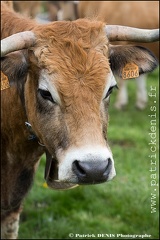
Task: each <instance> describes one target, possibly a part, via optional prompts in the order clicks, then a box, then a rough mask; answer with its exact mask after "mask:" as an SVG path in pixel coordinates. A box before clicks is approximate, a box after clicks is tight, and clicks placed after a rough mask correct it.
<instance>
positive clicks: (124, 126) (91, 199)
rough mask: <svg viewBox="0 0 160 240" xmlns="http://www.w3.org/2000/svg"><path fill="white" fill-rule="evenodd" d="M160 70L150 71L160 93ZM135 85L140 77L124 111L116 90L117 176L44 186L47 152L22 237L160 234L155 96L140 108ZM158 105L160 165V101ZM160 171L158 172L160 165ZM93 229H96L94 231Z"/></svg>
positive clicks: (111, 131)
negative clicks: (62, 187) (89, 182)
mask: <svg viewBox="0 0 160 240" xmlns="http://www.w3.org/2000/svg"><path fill="white" fill-rule="evenodd" d="M158 73H159V71H158V70H157V71H155V72H154V73H152V74H150V75H149V78H148V82H147V88H148V91H149V89H150V86H156V88H157V95H158V94H159V93H158V81H157V78H158ZM135 89H136V85H135V82H134V81H130V84H129V98H130V102H129V105H128V106H127V107H126V109H125V110H123V111H117V110H116V109H115V108H114V107H113V105H114V102H115V95H116V93H113V94H112V97H111V103H110V111H109V112H110V124H109V128H108V138H109V142H110V146H111V149H112V152H113V155H114V160H115V166H116V171H117V176H116V177H115V178H114V179H113V180H112V181H110V182H108V183H104V184H99V185H94V186H80V187H78V188H75V189H72V190H68V191H54V190H50V189H47V188H45V187H43V183H44V180H43V174H44V166H45V159H44V157H43V158H42V160H41V163H40V166H39V168H38V171H37V173H36V177H35V181H34V185H33V187H32V189H31V191H30V193H29V194H28V196H27V198H26V199H25V201H24V209H23V212H22V214H21V224H20V230H19V238H20V239H69V238H70V237H69V233H73V234H74V237H73V239H76V238H77V239H78V238H82V239H88V238H90V239H97V236H98V235H97V234H112V237H107V235H104V236H103V237H102V239H107V238H110V239H115V238H118V237H117V235H116V234H124V235H128V234H130V235H134V234H137V235H142V234H147V235H151V237H144V238H143V239H158V238H159V232H158V212H159V210H158V209H159V206H158V198H159V196H158V188H157V187H154V186H151V180H152V179H151V172H150V171H149V170H150V168H151V162H150V160H151V159H150V158H149V157H148V155H150V154H151V151H150V145H149V142H150V138H149V135H148V133H149V132H150V118H149V117H148V114H150V113H151V111H150V107H151V106H153V100H155V99H153V98H149V103H148V107H147V108H146V109H145V110H144V111H138V110H137V109H136V108H135ZM156 100H158V97H157V99H156ZM154 105H155V103H154ZM156 107H157V139H156V142H157V145H156V147H157V152H156V153H157V158H156V167H157V168H158V159H159V158H158V153H159V150H158V146H159V143H158V139H159V137H158V120H159V118H158V116H159V112H158V101H156ZM152 166H153V165H152ZM154 166H155V165H154ZM152 173H153V172H152ZM154 173H155V172H154ZM155 176H156V178H158V170H157V171H156V175H154V177H155ZM156 181H157V182H158V179H156ZM155 189H156V190H155ZM155 192H156V212H155V213H151V193H155ZM75 234H81V237H78V236H77V237H76V235H75ZM85 234H87V236H86V237H85V236H84V235H85ZM89 234H94V235H92V236H91V237H89ZM99 238H100V237H99ZM119 238H121V239H124V237H119ZM125 239H131V238H129V237H125ZM136 239H141V237H136Z"/></svg>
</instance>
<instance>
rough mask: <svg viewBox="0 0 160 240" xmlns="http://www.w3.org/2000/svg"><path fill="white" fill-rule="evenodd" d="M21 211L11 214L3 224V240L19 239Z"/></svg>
mask: <svg viewBox="0 0 160 240" xmlns="http://www.w3.org/2000/svg"><path fill="white" fill-rule="evenodd" d="M19 216H20V211H17V212H12V213H10V214H9V215H8V216H7V217H6V218H5V219H4V220H3V221H2V223H1V239H17V237H18V229H19Z"/></svg>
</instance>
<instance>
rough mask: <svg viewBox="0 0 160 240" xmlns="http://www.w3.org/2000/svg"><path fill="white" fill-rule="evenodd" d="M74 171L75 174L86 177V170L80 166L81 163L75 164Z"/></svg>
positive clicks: (76, 162)
mask: <svg viewBox="0 0 160 240" xmlns="http://www.w3.org/2000/svg"><path fill="white" fill-rule="evenodd" d="M73 171H74V172H75V173H78V174H81V175H82V176H86V172H85V171H84V168H83V167H82V166H81V165H80V162H79V161H77V160H76V161H74V162H73Z"/></svg>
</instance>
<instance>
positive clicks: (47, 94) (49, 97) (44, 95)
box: [38, 89, 54, 102]
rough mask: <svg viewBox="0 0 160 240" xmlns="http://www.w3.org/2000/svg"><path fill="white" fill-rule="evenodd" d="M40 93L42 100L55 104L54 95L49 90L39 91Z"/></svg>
mask: <svg viewBox="0 0 160 240" xmlns="http://www.w3.org/2000/svg"><path fill="white" fill-rule="evenodd" d="M38 92H39V93H40V95H41V96H42V98H44V99H46V100H49V101H51V102H54V100H53V98H52V95H51V94H50V92H49V91H47V90H42V89H38Z"/></svg>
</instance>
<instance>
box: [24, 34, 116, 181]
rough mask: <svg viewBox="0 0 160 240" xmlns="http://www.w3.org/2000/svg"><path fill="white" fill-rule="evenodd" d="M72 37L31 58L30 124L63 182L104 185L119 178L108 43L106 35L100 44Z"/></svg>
mask: <svg viewBox="0 0 160 240" xmlns="http://www.w3.org/2000/svg"><path fill="white" fill-rule="evenodd" d="M101 34H102V33H101ZM67 37H68V36H67ZM67 37H64V36H62V37H61V39H58V40H59V41H57V44H56V47H55V46H54V45H55V42H54V41H53V43H52V42H50V45H48V46H44V44H43V40H42V42H41V43H40V45H38V46H36V47H35V48H34V49H33V52H31V53H30V61H31V69H30V73H29V76H28V79H27V82H26V87H25V89H26V90H25V91H26V92H25V98H26V99H25V102H26V110H27V115H28V120H29V122H30V123H31V125H32V127H33V130H34V131H35V133H36V135H37V136H38V137H39V139H40V141H41V142H43V144H44V145H45V146H46V148H47V149H48V150H49V152H50V154H52V155H53V157H54V158H55V159H56V160H57V161H58V180H60V181H64V182H70V183H78V184H87V183H88V184H92V183H100V182H104V181H106V180H110V179H112V178H113V177H114V176H115V168H114V161H113V157H112V153H111V150H110V148H109V146H108V143H107V137H106V131H107V123H108V105H109V95H110V93H111V91H112V89H113V88H114V87H115V86H116V81H115V79H114V77H113V74H112V72H111V70H110V67H109V62H108V60H107V54H108V48H107V39H106V37H105V33H103V34H102V36H101V37H100V38H99V39H100V40H99V41H97V40H96V41H97V42H96V43H95V40H93V42H92V41H91V42H90V39H89V40H88V41H87V40H84V39H83V38H81V39H80V40H79V41H75V39H72V38H71V37H70V39H69V40H68V38H67ZM43 46H44V47H43Z"/></svg>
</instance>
